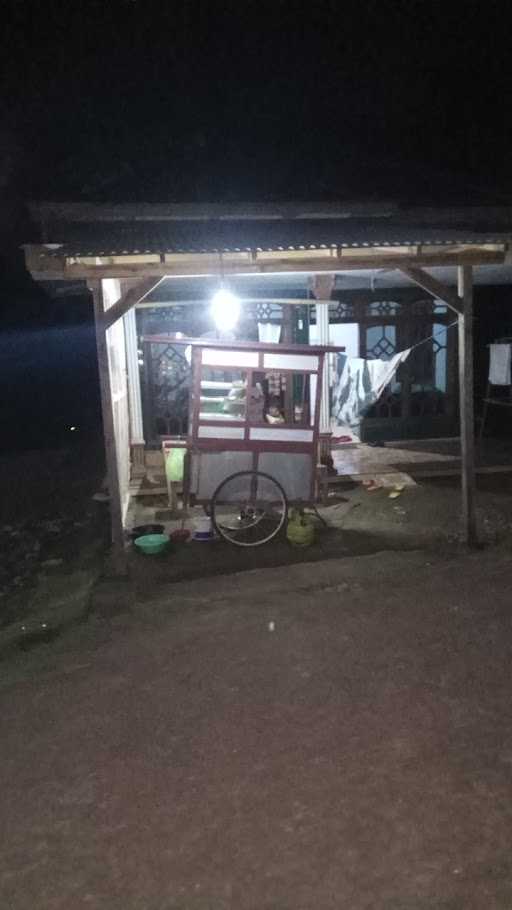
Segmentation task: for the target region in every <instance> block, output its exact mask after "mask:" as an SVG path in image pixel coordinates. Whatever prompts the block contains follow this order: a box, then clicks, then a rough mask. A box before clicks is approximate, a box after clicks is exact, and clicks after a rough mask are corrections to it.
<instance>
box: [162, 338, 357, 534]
mask: <svg viewBox="0 0 512 910" xmlns="http://www.w3.org/2000/svg"><path fill="white" fill-rule="evenodd" d="M149 340H151V342H152V343H157V342H159V341H161V342H162V343H166V344H169V342H173V341H175V342H176V343H179V344H180V345H181V344H184V345H187V346H190V350H191V365H192V384H191V401H190V409H189V432H188V438H187V445H188V450H189V462H188V469H187V472H186V473H187V491H186V495H187V498H189V499H190V500H191V501H192V502H195V503H200V504H203V505H204V506H205V508H207V509H208V510H209V512H210V514H211V517H212V521H213V524H214V527H215V529H216V531H217V532H218V533H219V534H220V535H221V536H222V537H224V538H225V539H226V540H229V541H230V542H231V543H234V544H236V545H237V546H245V547H248V546H259V545H261V544H263V543H267V542H268V541H269V540H271V539H272V538H273V537H275V535H276V534H278V533H279V531H280V530H281V529H282V528H283V527H284V526H285V525H286V519H287V514H288V507H289V505H291V504H298V503H300V504H303V505H307V504H310V503H313V502H314V500H315V489H316V472H317V462H318V436H319V420H320V397H321V390H322V376H323V370H324V362H325V358H326V354H328V353H333V352H337V351H340V350H344V349H343V348H340V347H331V346H329V347H323V346H312V345H311V346H310V345H284V344H263V343H258V342H247V343H245V342H237V343H235V342H233V343H231V342H230V343H225V342H220V341H215V340H209V339H184V338H179V339H178V338H176V339H173V338H172V337H171V336H150V339H149Z"/></svg>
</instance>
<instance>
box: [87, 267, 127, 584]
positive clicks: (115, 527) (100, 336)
mask: <svg viewBox="0 0 512 910" xmlns="http://www.w3.org/2000/svg"><path fill="white" fill-rule="evenodd" d="M89 288H90V291H91V293H92V296H93V302H94V326H95V331H96V350H97V354H98V370H99V377H100V392H101V412H102V417H103V437H104V442H105V457H106V463H107V477H108V487H109V493H110V521H111V528H112V561H113V569H114V571H115V572H116V574H120V575H124V574H125V573H126V571H127V559H126V551H125V540H124V529H123V508H122V503H121V495H120V486H119V469H118V462H117V452H116V438H115V431H114V412H113V408H112V385H111V379H110V368H109V362H108V347H107V333H106V329H105V327H104V325H103V316H104V306H103V292H102V288H101V282H99V281H98V282H94V283H91V284H90V285H89Z"/></svg>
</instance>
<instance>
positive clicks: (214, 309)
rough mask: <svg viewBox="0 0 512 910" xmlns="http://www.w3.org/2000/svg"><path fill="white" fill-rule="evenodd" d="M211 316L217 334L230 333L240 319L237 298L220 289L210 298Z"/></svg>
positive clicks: (229, 292) (224, 289)
mask: <svg viewBox="0 0 512 910" xmlns="http://www.w3.org/2000/svg"><path fill="white" fill-rule="evenodd" d="M211 314H212V317H213V321H214V322H215V325H216V327H217V329H218V331H219V332H231V331H232V330H233V329H234V328H235V326H236V324H237V322H238V320H239V318H240V301H239V299H238V297H236V296H235V295H234V294H232V293H231V291H228V290H226V288H220V289H219V290H218V291H217V292H216V293H215V294H214V295H213V297H212V303H211Z"/></svg>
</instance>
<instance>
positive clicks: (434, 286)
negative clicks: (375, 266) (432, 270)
mask: <svg viewBox="0 0 512 910" xmlns="http://www.w3.org/2000/svg"><path fill="white" fill-rule="evenodd" d="M470 268H471V267H470ZM400 271H401V272H402V274H404V275H406V276H407V278H410V279H411V281H414V283H415V284H418V285H419V286H420V288H423V290H424V291H427V293H429V294H432V296H433V297H437V298H438V299H439V300H442V301H443V302H444V303H446V305H447V306H449V307H450V308H451V309H452V310H454V311H455V312H456V313H458V314H459V313H462V305H461V301H460V299H459V297H458V295H457V294H456V293H455V291H452V289H451V288H449V287H447V285H445V284H442V282H441V281H438V280H437V278H434V277H433V276H432V275H429V274H428V272H425V271H424V270H423V269H418V268H414V267H413V266H406V265H403V266H401V268H400Z"/></svg>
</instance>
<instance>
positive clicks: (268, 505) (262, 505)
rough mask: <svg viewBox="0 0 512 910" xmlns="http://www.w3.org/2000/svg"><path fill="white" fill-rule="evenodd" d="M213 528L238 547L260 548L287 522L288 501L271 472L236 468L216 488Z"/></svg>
mask: <svg viewBox="0 0 512 910" xmlns="http://www.w3.org/2000/svg"><path fill="white" fill-rule="evenodd" d="M211 511H212V521H213V526H214V528H215V530H216V531H217V532H218V533H219V534H220V536H221V537H223V538H224V539H225V540H227V541H229V543H233V544H236V546H237V547H259V546H261V545H262V544H264V543H267V542H268V541H269V540H272V538H273V537H275V536H276V534H279V531H280V530H281V528H282V527H283V526H284V525H285V523H286V517H287V515H288V502H287V500H286V494H285V492H284V490H283V488H282V486H281V484H279V483H278V482H277V480H274V478H273V477H271V476H270V474H263V473H261V471H238V472H237V473H236V474H231V475H230V476H229V477H226V479H225V480H223V481H222V483H221V484H219V486H218V487H217V489H216V490H215V493H214V494H213V497H212V503H211Z"/></svg>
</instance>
